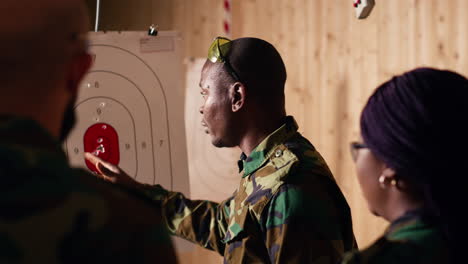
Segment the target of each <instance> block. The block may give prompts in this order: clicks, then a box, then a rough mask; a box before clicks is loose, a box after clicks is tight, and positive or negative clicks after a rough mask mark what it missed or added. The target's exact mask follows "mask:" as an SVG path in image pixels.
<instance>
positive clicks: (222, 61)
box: [208, 36, 241, 82]
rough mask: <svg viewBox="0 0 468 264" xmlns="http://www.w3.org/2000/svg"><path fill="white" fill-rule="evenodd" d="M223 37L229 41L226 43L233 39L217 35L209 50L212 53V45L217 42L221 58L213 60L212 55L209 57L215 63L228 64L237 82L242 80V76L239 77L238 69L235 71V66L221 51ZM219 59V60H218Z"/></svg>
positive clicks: (229, 71)
mask: <svg viewBox="0 0 468 264" xmlns="http://www.w3.org/2000/svg"><path fill="white" fill-rule="evenodd" d="M220 39H222V40H227V41H228V42H226V43H225V44H224V45H226V44H227V43H229V42H231V41H232V40H230V39H228V38H225V37H220V36H218V37H216V38H215V39H214V40H213V42H212V43H211V45H210V49H209V50H208V55H209V54H210V52H211V50H212V47H213V44H214V43H215V42H216V47H217V49H218V54H219V58H218V57H216V60H215V61H213V60H211V58H210V56H208V59H209V60H210V61H211V62H213V63H216V62H221V63H223V65H225V66H226V69H227V71H228V73H229V75H231V76H232V78H234V80H235V81H236V82H241V80H240V78H239V75H238V74H237V73H236V71H234V68H233V67H232V65H231V63H230V62H229V60H228V59H227V57H226V56H224V55H223V53H222V52H221V46H220V45H219V40H220ZM218 60H219V61H218Z"/></svg>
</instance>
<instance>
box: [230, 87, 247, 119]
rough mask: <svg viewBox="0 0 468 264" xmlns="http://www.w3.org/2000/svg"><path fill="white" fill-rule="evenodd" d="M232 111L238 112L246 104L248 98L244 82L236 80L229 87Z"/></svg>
mask: <svg viewBox="0 0 468 264" xmlns="http://www.w3.org/2000/svg"><path fill="white" fill-rule="evenodd" d="M229 95H230V99H231V110H232V112H238V111H239V110H240V109H242V107H243V106H244V103H245V99H246V95H247V94H246V89H245V86H244V84H242V83H240V82H236V83H234V84H233V85H231V87H230V89H229Z"/></svg>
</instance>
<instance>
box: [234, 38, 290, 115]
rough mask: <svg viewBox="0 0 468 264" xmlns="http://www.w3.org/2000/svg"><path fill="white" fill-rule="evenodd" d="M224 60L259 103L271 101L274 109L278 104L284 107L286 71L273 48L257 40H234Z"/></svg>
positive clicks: (279, 56)
mask: <svg viewBox="0 0 468 264" xmlns="http://www.w3.org/2000/svg"><path fill="white" fill-rule="evenodd" d="M227 57H228V60H229V62H230V63H231V65H232V67H233V68H234V71H235V72H236V73H237V74H238V75H239V78H240V80H241V81H242V82H243V83H245V84H246V86H247V88H248V89H249V90H250V92H251V93H253V95H255V96H256V97H258V98H259V99H260V100H259V102H265V101H266V100H265V99H271V100H273V101H274V102H275V103H274V105H275V107H276V108H278V106H279V105H278V104H279V103H281V101H283V105H284V85H285V83H286V78H287V75H286V67H285V65H284V62H283V59H282V58H281V55H280V54H279V52H278V51H277V50H276V48H275V47H273V45H271V44H270V43H268V42H266V41H264V40H262V39H258V38H239V39H235V40H233V41H232V46H231V49H230V51H229V54H228V55H227ZM270 105H271V101H270Z"/></svg>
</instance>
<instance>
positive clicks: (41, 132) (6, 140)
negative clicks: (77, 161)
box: [0, 115, 66, 160]
mask: <svg viewBox="0 0 468 264" xmlns="http://www.w3.org/2000/svg"><path fill="white" fill-rule="evenodd" d="M0 145H3V146H10V147H13V148H15V149H24V150H28V152H30V151H33V152H41V153H43V154H44V152H45V153H49V154H52V155H57V156H58V157H60V158H63V159H65V160H66V155H65V152H64V151H63V150H62V147H61V145H60V143H59V142H58V141H57V140H56V139H55V138H54V137H52V135H50V134H49V133H48V131H46V130H45V129H44V128H43V127H41V126H40V125H39V124H38V123H37V122H36V121H33V120H29V119H24V118H18V117H13V116H5V115H0Z"/></svg>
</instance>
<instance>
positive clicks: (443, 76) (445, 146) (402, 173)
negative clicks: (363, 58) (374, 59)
mask: <svg viewBox="0 0 468 264" xmlns="http://www.w3.org/2000/svg"><path fill="white" fill-rule="evenodd" d="M466 127H468V80H467V79H466V78H465V77H463V76H461V75H459V74H457V73H454V72H451V71H444V70H436V69H431V68H418V69H415V70H412V71H409V72H406V73H404V74H402V75H400V76H396V77H393V78H392V79H391V80H389V81H387V82H386V83H384V84H382V85H381V86H380V87H378V88H377V89H376V91H375V92H374V94H373V95H372V96H371V97H370V98H369V101H368V102H367V105H366V106H365V108H364V110H363V112H362V115H361V133H362V137H363V140H364V142H365V143H366V144H367V145H368V147H369V149H370V150H371V151H372V153H374V155H376V156H377V157H378V158H380V159H381V160H382V161H383V162H385V163H386V164H387V165H388V166H389V167H391V168H392V169H394V170H395V171H396V174H397V177H399V178H400V179H403V180H406V181H407V182H409V183H411V184H413V185H415V187H417V190H420V192H418V193H415V194H414V195H416V196H418V198H420V199H422V200H423V201H424V202H425V205H426V208H425V209H426V210H427V212H429V214H430V215H431V216H433V217H434V218H435V219H436V220H437V221H438V222H439V223H440V224H441V227H442V229H443V231H444V233H445V235H446V237H447V239H448V240H449V245H450V247H451V250H452V253H455V252H456V251H457V250H455V247H456V246H457V245H456V244H457V242H456V241H459V242H460V241H461V240H459V238H457V237H458V236H459V235H458V234H459V233H458V232H459V231H460V230H459V229H460V228H462V229H466V227H464V226H463V225H464V223H461V220H460V219H463V218H461V217H460V216H461V213H462V210H463V209H462V208H464V207H466V204H462V201H464V200H466V199H463V198H462V197H463V193H464V192H466V191H467V190H468V186H467V185H465V184H463V183H462V182H466V177H467V176H468V166H467V164H468V161H467V157H468V155H467V154H466V153H467V151H468V130H467V128H466ZM459 242H458V243H459ZM455 259H458V257H457V256H454V255H452V260H455Z"/></svg>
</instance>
